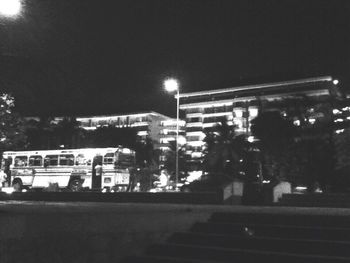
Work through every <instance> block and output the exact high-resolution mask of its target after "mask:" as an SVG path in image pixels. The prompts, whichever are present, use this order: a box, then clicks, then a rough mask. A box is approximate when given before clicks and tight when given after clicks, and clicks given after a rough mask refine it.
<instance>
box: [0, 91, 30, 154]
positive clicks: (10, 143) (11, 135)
mask: <svg viewBox="0 0 350 263" xmlns="http://www.w3.org/2000/svg"><path fill="white" fill-rule="evenodd" d="M14 106H15V104H14V98H13V97H12V96H11V95H9V94H1V95H0V151H5V150H18V149H23V148H24V146H25V141H26V135H25V121H24V119H23V118H22V117H21V116H19V115H18V114H17V113H15V112H13V108H14Z"/></svg>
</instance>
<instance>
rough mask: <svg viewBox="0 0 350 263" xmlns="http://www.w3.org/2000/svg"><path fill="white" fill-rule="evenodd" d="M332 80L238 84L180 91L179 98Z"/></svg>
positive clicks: (316, 79)
mask: <svg viewBox="0 0 350 263" xmlns="http://www.w3.org/2000/svg"><path fill="white" fill-rule="evenodd" d="M332 80H333V78H332V77H331V76H323V77H316V78H305V79H298V80H290V81H282V82H272V83H264V84H255V85H244V86H238V87H232V88H226V89H216V90H207V91H198V92H189V93H180V94H179V98H188V97H195V96H203V95H213V94H219V93H229V92H235V91H242V90H250V89H262V88H268V87H278V86H286V85H296V84H305V83H312V82H323V81H332ZM175 97H176V96H175Z"/></svg>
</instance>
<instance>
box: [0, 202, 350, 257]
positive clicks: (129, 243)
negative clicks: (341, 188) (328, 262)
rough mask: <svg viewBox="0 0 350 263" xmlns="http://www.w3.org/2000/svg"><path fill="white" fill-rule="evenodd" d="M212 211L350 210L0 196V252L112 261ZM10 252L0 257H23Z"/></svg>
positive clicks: (342, 211)
mask: <svg viewBox="0 0 350 263" xmlns="http://www.w3.org/2000/svg"><path fill="white" fill-rule="evenodd" d="M213 212H237V213H247V212H251V213H276V214H281V213H282V214H316V215H317V214H320V215H325V214H326V215H334V216H337V215H344V216H349V215H350V209H343V208H341V209H339V208H297V207H253V206H251V207H250V206H221V205H178V204H146V203H143V204H140V203H86V202H82V203H79V202H69V203H56V202H20V201H3V202H0V254H3V255H4V253H5V255H6V253H9V252H8V251H12V252H11V253H12V254H13V255H22V256H24V255H25V256H26V257H25V258H26V262H27V263H28V262H41V261H38V258H46V257H48V260H49V262H53V263H55V262H117V261H118V260H119V259H120V258H122V257H124V256H126V255H130V254H138V253H141V252H142V251H143V250H144V249H145V248H146V247H147V246H148V245H149V244H151V243H154V242H160V241H163V240H165V239H166V238H168V237H169V236H170V235H171V234H172V233H174V232H181V231H186V230H188V229H189V228H190V227H191V226H192V225H193V223H195V222H196V221H201V222H205V221H207V220H208V219H209V217H210V215H211V214H212V213H213ZM38 248H39V249H38ZM33 251H37V252H36V253H34V252H33ZM11 257H12V255H11V256H10V257H9V258H7V259H6V258H0V262H2V263H6V262H11V260H12V261H13V262H23V261H21V259H22V260H23V257H21V258H19V259H18V261H16V260H15V259H13V258H11ZM67 260H68V261H67Z"/></svg>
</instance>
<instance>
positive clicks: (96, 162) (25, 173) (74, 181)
mask: <svg viewBox="0 0 350 263" xmlns="http://www.w3.org/2000/svg"><path fill="white" fill-rule="evenodd" d="M134 166H135V152H134V151H132V150H130V149H128V148H122V147H118V148H87V149H62V150H40V151H12V152H10V151H7V152H4V153H3V159H2V164H1V169H2V171H4V172H5V173H6V174H7V177H8V182H9V183H10V185H11V186H13V188H15V189H16V190H19V189H22V188H45V187H49V185H50V184H57V185H58V187H59V188H68V189H70V190H71V191H79V190H81V189H103V188H109V189H111V188H119V189H126V187H127V186H128V184H129V179H130V172H129V170H130V168H132V167H134Z"/></svg>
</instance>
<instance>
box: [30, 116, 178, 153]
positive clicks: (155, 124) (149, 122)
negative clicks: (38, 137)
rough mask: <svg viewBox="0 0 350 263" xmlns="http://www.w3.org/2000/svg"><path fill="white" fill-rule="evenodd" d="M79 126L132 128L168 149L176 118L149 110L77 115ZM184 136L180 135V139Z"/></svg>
mask: <svg viewBox="0 0 350 263" xmlns="http://www.w3.org/2000/svg"><path fill="white" fill-rule="evenodd" d="M63 118H64V117H55V118H54V120H53V122H54V123H58V122H59V121H61V120H63ZM27 119H34V120H37V121H38V120H39V118H37V117H27ZM76 120H77V121H78V122H79V123H80V127H81V128H83V129H85V130H95V129H97V128H99V127H103V126H106V127H107V126H113V127H117V128H134V129H136V130H137V136H138V138H139V139H141V140H145V139H146V138H147V137H149V138H150V139H151V140H152V142H153V145H154V148H155V149H161V150H162V151H166V150H167V149H169V141H175V138H176V119H173V118H170V117H168V116H166V115H163V114H160V113H157V112H154V111H149V112H139V113H130V114H114V115H100V116H86V117H77V118H76ZM179 127H180V132H179V134H180V138H181V134H182V135H183V134H184V127H185V122H184V121H182V120H180V122H179ZM183 139H184V136H182V141H183Z"/></svg>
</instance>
